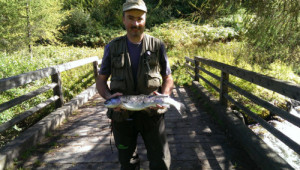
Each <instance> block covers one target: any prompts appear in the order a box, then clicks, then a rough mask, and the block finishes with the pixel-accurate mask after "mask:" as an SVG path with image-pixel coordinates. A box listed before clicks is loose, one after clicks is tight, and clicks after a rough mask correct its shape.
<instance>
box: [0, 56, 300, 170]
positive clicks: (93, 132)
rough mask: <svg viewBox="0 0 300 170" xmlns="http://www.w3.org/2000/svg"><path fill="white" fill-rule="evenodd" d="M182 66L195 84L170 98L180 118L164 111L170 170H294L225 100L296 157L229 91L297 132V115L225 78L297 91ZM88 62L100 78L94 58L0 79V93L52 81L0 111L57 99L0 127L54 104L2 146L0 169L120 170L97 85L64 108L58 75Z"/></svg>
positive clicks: (263, 79) (193, 64)
mask: <svg viewBox="0 0 300 170" xmlns="http://www.w3.org/2000/svg"><path fill="white" fill-rule="evenodd" d="M186 61H187V63H186V67H187V68H189V71H188V72H189V73H190V74H191V75H192V76H193V77H194V80H195V81H193V87H179V86H176V87H175V88H174V90H173V94H172V97H174V98H175V99H176V100H177V101H180V102H182V103H184V104H185V105H186V107H187V108H188V110H187V114H186V115H185V116H183V117H181V116H180V115H179V113H178V112H177V111H176V110H175V109H174V108H170V109H169V111H168V112H167V113H166V114H165V117H166V130H167V136H168V141H169V145H170V151H171V157H172V162H171V169H184V170H186V169H293V168H292V167H291V166H290V165H289V164H288V163H287V162H286V161H285V160H284V159H282V158H281V157H280V156H278V155H277V154H276V153H275V152H273V151H272V149H270V148H269V147H268V146H267V145H266V144H265V143H264V142H263V141H262V140H261V139H260V138H259V137H257V136H256V135H255V134H254V133H253V132H252V131H251V130H250V129H248V128H247V126H246V125H245V124H244V123H243V122H242V121H241V120H240V119H239V118H238V117H237V116H236V115H235V114H232V111H230V110H229V109H228V108H227V107H226V106H227V102H228V100H229V101H230V102H231V103H234V104H235V105H236V106H237V107H239V108H241V109H242V110H244V111H245V112H246V113H247V114H248V115H250V116H251V117H252V118H253V119H254V120H256V121H257V122H259V123H260V124H262V125H263V126H264V127H265V128H266V129H267V130H269V131H270V132H271V133H273V134H274V136H276V137H277V138H279V139H280V140H281V141H283V142H284V143H286V144H287V145H288V146H289V147H290V148H291V149H293V150H294V151H295V152H296V153H298V154H299V153H300V146H299V144H297V143H296V142H294V141H292V140H291V139H290V138H288V137H286V136H285V135H284V134H282V133H281V132H280V131H278V130H276V129H275V128H273V127H271V126H270V125H269V124H268V123H266V122H265V121H264V120H263V119H261V118H259V117H258V116H256V115H255V114H254V113H252V112H251V111H249V110H248V109H247V108H246V107H244V106H243V105H241V104H240V103H238V102H236V101H235V100H234V99H232V98H231V97H230V96H229V95H228V87H230V88H232V89H234V90H236V91H237V92H238V93H240V94H242V95H244V96H245V97H247V98H249V99H250V100H252V101H254V102H255V103H257V104H258V105H261V106H263V107H265V108H267V109H269V110H270V111H272V113H274V114H278V115H279V116H280V117H282V118H284V119H286V120H288V121H290V122H291V123H293V124H295V125H296V126H298V127H299V126H300V121H299V118H297V117H294V116H292V115H290V114H289V113H288V112H286V111H283V110H281V109H279V108H278V107H276V106H273V105H271V104H269V103H268V102H266V101H264V100H262V99H260V98H258V97H256V96H254V95H253V94H251V93H248V92H246V91H244V90H242V89H241V88H240V87H237V86H236V85H234V84H232V83H230V82H229V75H231V76H236V77H239V78H242V79H245V80H247V81H250V82H252V83H255V84H258V85H260V86H262V87H265V88H267V89H270V90H272V91H274V92H278V93H280V94H283V95H285V96H287V97H289V98H292V99H295V100H300V94H299V93H300V86H299V85H295V84H291V83H289V82H284V81H280V80H276V79H273V78H270V77H267V76H263V75H260V74H257V73H253V72H250V71H246V70H243V69H240V68H236V67H232V66H228V65H225V64H222V63H218V62H216V61H212V60H208V59H204V58H201V57H195V59H193V60H192V59H190V58H186ZM89 63H93V67H94V74H95V76H97V70H98V63H99V61H98V58H97V57H91V58H87V59H83V60H79V61H74V62H71V63H66V64H62V65H59V66H55V67H49V68H45V69H41V70H37V71H33V72H30V73H25V74H21V75H18V76H14V77H10V78H6V79H1V80H0V92H1V91H6V90H8V89H11V88H16V87H19V86H21V85H24V84H27V83H30V82H33V81H35V80H38V79H41V78H44V77H48V76H51V77H52V81H53V82H52V83H51V84H49V85H46V86H44V87H42V88H40V89H38V90H36V91H33V92H30V93H29V94H26V95H24V96H20V97H18V98H16V99H13V100H11V101H8V102H6V103H2V104H0V112H2V111H4V110H7V109H9V108H11V107H13V106H15V105H17V104H20V103H22V102H24V101H26V100H28V99H30V98H32V97H34V96H37V95H38V94H41V93H44V92H46V91H48V90H51V89H53V92H54V96H53V97H51V98H50V99H48V100H47V101H45V102H44V103H41V104H39V105H37V106H35V107H33V108H32V109H30V110H28V111H26V112H24V113H22V114H20V115H19V116H17V117H15V118H14V119H12V120H10V121H8V122H7V123H4V124H2V125H0V133H1V132H3V131H5V130H7V129H8V128H10V127H12V126H13V125H15V124H16V123H18V122H20V121H22V120H23V119H25V118H26V117H28V116H30V115H32V114H33V113H35V112H37V111H38V110H40V109H41V108H43V107H45V106H46V105H49V104H50V103H52V102H55V103H56V106H57V109H56V110H55V111H54V112H52V113H50V114H49V115H48V116H46V117H45V118H44V119H42V120H41V121H39V122H38V123H37V124H35V125H34V126H32V127H30V128H28V129H27V130H26V131H25V132H23V133H22V134H21V135H20V136H18V137H17V138H16V139H15V140H13V141H11V142H10V143H8V144H7V145H6V146H4V147H3V148H1V150H0V169H5V168H9V167H15V168H17V167H22V168H24V169H26V168H28V169H119V168H120V166H119V163H118V158H117V157H118V156H117V150H116V148H115V147H114V141H113V137H112V135H111V129H110V120H109V119H107V117H106V115H105V113H106V108H105V107H104V106H103V101H104V100H103V98H101V97H100V96H99V95H98V94H97V92H96V89H95V85H93V86H91V87H90V88H88V89H86V90H85V91H84V92H82V93H81V94H79V95H78V96H77V97H75V98H74V99H72V100H71V101H69V102H68V103H63V95H62V94H63V93H62V82H61V78H60V73H61V72H63V71H66V70H69V69H73V68H75V67H78V66H81V65H85V64H89ZM204 65H208V66H210V67H214V68H215V69H219V70H221V74H220V75H221V76H220V77H218V76H217V75H215V74H213V73H211V72H209V71H207V69H205V67H204ZM191 70H192V71H193V73H191ZM200 72H201V73H200ZM204 73H205V74H208V75H210V76H212V77H213V78H215V79H216V80H218V81H220V89H219V88H218V87H216V86H215V85H214V84H212V83H211V82H209V81H208V80H207V79H205V78H204V76H203V75H202V74H204ZM199 78H201V79H203V80H204V81H205V82H206V83H207V84H209V85H211V86H212V87H213V88H215V89H216V90H217V91H218V92H220V98H219V99H218V100H217V99H215V98H214V97H213V96H211V95H210V94H209V93H208V92H207V91H206V90H205V89H204V88H203V87H202V86H201V85H200V84H199ZM199 94H201V98H199ZM138 152H139V155H140V158H141V168H142V169H148V164H149V162H148V161H147V156H146V149H145V146H144V144H143V141H142V139H141V138H139V139H138Z"/></svg>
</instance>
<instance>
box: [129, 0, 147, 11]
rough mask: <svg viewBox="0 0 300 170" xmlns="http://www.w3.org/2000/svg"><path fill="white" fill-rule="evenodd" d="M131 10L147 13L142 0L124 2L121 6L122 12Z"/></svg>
mask: <svg viewBox="0 0 300 170" xmlns="http://www.w3.org/2000/svg"><path fill="white" fill-rule="evenodd" d="M131 9H139V10H141V11H145V12H147V7H146V5H145V2H144V1H143V0H126V2H125V3H124V4H123V12H125V11H128V10H131Z"/></svg>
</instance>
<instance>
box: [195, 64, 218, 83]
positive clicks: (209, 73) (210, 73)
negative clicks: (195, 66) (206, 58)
mask: <svg viewBox="0 0 300 170" xmlns="http://www.w3.org/2000/svg"><path fill="white" fill-rule="evenodd" d="M199 70H201V71H203V72H204V73H206V74H208V75H210V76H211V77H212V78H214V79H216V80H219V81H221V77H219V76H217V75H215V74H213V73H212V72H209V71H207V70H206V69H204V68H203V67H199Z"/></svg>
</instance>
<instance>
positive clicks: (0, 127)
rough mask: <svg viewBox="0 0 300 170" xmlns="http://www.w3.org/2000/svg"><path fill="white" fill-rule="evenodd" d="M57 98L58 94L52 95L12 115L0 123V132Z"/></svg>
mask: <svg viewBox="0 0 300 170" xmlns="http://www.w3.org/2000/svg"><path fill="white" fill-rule="evenodd" d="M57 99H59V97H58V96H53V97H51V98H49V99H48V100H46V101H45V102H43V103H40V104H38V105H37V106H35V107H33V108H31V109H29V110H27V111H25V112H23V113H21V114H20V115H18V116H16V117H14V118H13V119H11V120H9V121H8V122H5V123H3V124H2V125H0V133H1V132H3V131H5V130H7V129H8V128H10V127H12V126H14V125H15V124H17V123H19V122H21V121H22V120H24V119H25V118H27V117H29V116H31V115H32V114H34V113H36V112H37V111H39V110H41V109H42V108H44V107H46V106H48V105H49V104H51V103H52V102H54V101H56V100H57Z"/></svg>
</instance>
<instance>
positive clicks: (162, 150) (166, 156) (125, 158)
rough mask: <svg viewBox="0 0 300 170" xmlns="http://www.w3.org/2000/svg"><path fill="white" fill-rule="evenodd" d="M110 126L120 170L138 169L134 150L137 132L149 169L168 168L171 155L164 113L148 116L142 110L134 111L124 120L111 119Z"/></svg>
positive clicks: (162, 169) (161, 169)
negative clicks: (142, 142) (142, 144)
mask: <svg viewBox="0 0 300 170" xmlns="http://www.w3.org/2000/svg"><path fill="white" fill-rule="evenodd" d="M112 128H113V134H114V139H115V143H116V147H117V148H118V151H119V161H120V163H121V169H122V170H123V169H124V170H127V169H139V164H140V163H139V158H138V154H137V152H136V146H137V137H138V133H140V134H141V136H142V138H143V140H144V143H145V146H146V149H147V157H148V160H149V162H150V169H155V170H165V169H169V167H170V163H171V156H170V151H169V145H168V141H167V137H166V133H165V122H164V115H162V114H161V115H155V116H148V114H146V113H144V112H135V113H134V114H133V115H132V116H131V117H130V119H128V120H126V121H123V122H116V121H113V123H112Z"/></svg>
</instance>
